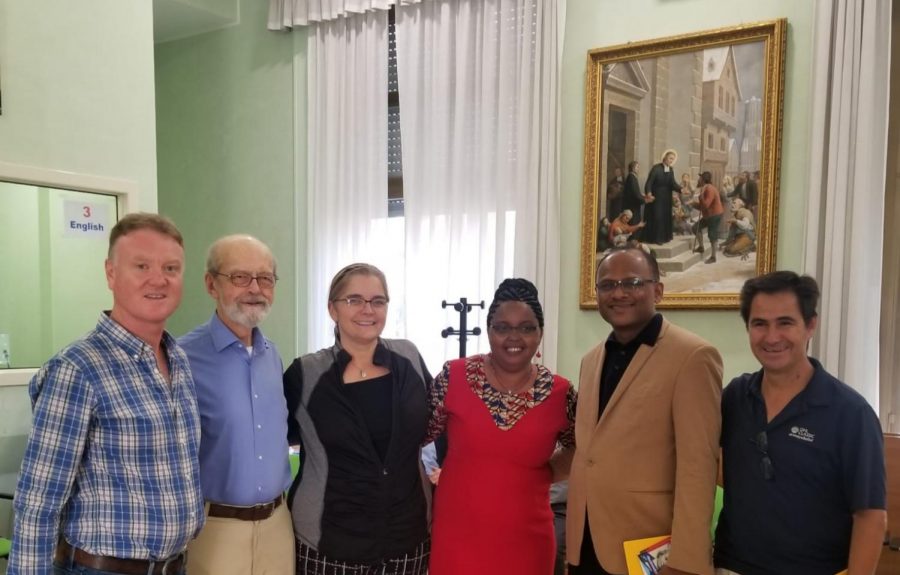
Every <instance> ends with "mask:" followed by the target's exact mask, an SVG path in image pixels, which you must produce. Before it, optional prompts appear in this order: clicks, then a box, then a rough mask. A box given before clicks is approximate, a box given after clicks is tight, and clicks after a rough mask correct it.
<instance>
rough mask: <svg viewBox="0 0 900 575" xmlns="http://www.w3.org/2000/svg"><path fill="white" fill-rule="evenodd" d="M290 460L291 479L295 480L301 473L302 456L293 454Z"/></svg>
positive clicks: (290, 455)
mask: <svg viewBox="0 0 900 575" xmlns="http://www.w3.org/2000/svg"><path fill="white" fill-rule="evenodd" d="M288 459H289V460H290V462H291V479H293V478H295V477H297V473H298V472H299V471H300V454H299V453H291V454H289V455H288Z"/></svg>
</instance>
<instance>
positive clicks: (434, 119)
mask: <svg viewBox="0 0 900 575" xmlns="http://www.w3.org/2000/svg"><path fill="white" fill-rule="evenodd" d="M564 10H565V2H564V1H563V0H458V1H454V2H448V1H440V0H424V1H423V2H421V3H419V4H415V5H412V6H406V7H399V8H398V9H397V20H396V21H397V63H398V72H399V92H400V108H401V117H400V122H401V133H402V139H403V181H404V198H405V203H406V206H405V217H406V282H405V292H406V293H405V301H404V307H405V309H406V310H409V312H408V313H407V314H405V326H406V330H405V331H406V336H407V337H409V338H410V339H412V340H413V341H415V342H416V344H417V345H418V346H419V347H420V349H421V351H422V352H423V355H424V357H425V359H426V361H427V362H428V364H429V367H430V369H431V370H432V371H436V370H437V369H439V365H440V363H441V362H442V361H443V360H445V359H449V358H453V357H456V355H457V346H458V342H457V341H456V339H450V340H442V339H440V337H439V331H440V329H441V328H442V327H446V326H451V325H453V326H457V325H458V315H457V313H456V312H454V311H453V310H449V311H447V310H443V309H441V301H442V300H447V301H449V302H453V301H457V299H458V298H460V297H466V298H468V299H469V301H470V302H478V301H480V300H482V299H483V300H484V301H485V303H486V305H489V303H490V300H491V298H492V296H493V292H494V290H495V289H496V287H497V285H498V284H499V282H500V281H501V280H502V279H503V278H505V277H525V278H527V279H530V280H531V281H533V282H535V284H536V285H537V286H538V289H539V290H540V298H541V301H542V303H543V305H544V308H545V321H546V325H545V333H544V345H543V354H544V357H543V361H544V363H546V364H547V365H548V366H550V367H551V369H552V368H555V357H556V341H557V331H558V325H557V318H558V299H559V297H558V285H559V262H558V258H559V243H558V238H559V180H558V172H557V170H558V142H559V114H560V111H559V97H558V96H559V66H560V59H561V52H562V30H563V26H564V21H565V18H564ZM485 316H486V312H479V313H473V314H470V316H469V325H470V326H475V325H480V326H481V327H482V328H484V318H485ZM486 349H487V335H486V334H483V335H482V336H481V337H480V338H476V339H475V340H470V345H469V347H468V349H467V352H468V353H469V354H471V353H474V352H476V351H479V350H481V351H484V350H486Z"/></svg>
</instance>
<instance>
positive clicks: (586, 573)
mask: <svg viewBox="0 0 900 575" xmlns="http://www.w3.org/2000/svg"><path fill="white" fill-rule="evenodd" d="M579 555H580V556H581V561H579V565H578V566H575V565H569V575H615V574H614V573H610V572H609V571H607V570H606V569H604V568H603V567H602V566H601V565H600V561H599V560H598V559H597V554H596V553H595V552H594V544H593V542H592V541H591V526H590V523H589V522H588V518H587V513H585V515H584V538H583V539H582V540H581V553H580V554H579Z"/></svg>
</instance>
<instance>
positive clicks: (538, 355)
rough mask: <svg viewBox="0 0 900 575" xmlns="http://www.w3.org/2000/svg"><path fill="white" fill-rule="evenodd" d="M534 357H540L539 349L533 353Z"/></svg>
mask: <svg viewBox="0 0 900 575" xmlns="http://www.w3.org/2000/svg"><path fill="white" fill-rule="evenodd" d="M534 357H536V358H538V359H541V350H537V353H535V354H534Z"/></svg>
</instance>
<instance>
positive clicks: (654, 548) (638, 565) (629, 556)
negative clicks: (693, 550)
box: [623, 535, 672, 575]
mask: <svg viewBox="0 0 900 575" xmlns="http://www.w3.org/2000/svg"><path fill="white" fill-rule="evenodd" d="M671 544H672V536H671V535H659V536H657V537H647V538H645V539H632V540H631V541H625V543H624V544H623V546H624V547H625V564H626V565H627V566H628V575H656V573H658V572H659V569H660V568H661V567H662V566H663V565H665V563H666V559H668V557H669V547H670V546H671Z"/></svg>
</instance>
